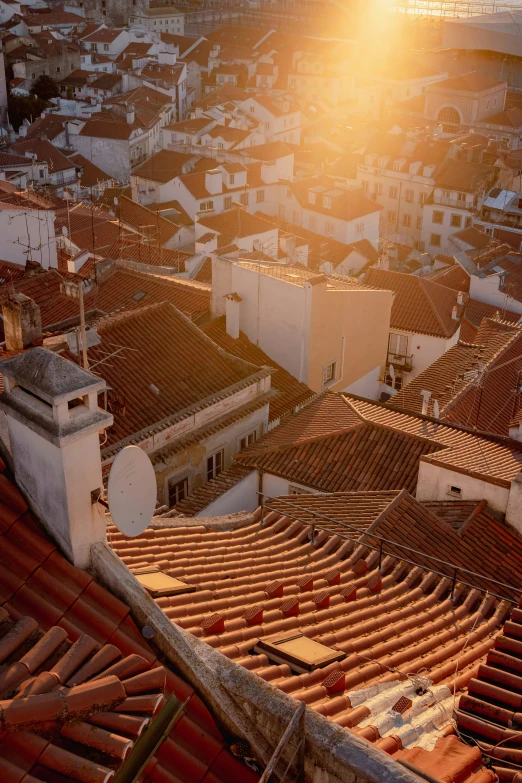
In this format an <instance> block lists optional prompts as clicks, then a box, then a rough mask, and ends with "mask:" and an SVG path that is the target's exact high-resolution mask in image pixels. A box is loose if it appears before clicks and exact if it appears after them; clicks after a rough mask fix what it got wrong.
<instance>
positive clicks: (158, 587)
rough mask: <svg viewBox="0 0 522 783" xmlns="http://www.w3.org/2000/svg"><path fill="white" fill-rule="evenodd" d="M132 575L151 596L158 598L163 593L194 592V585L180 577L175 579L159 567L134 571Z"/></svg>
mask: <svg viewBox="0 0 522 783" xmlns="http://www.w3.org/2000/svg"><path fill="white" fill-rule="evenodd" d="M134 576H135V577H136V579H137V580H138V582H139V583H140V585H141V586H142V587H144V588H145V590H146V591H147V592H148V593H149V594H150V595H151V596H152V597H153V598H159V597H160V596H163V595H180V594H181V593H195V592H196V588H195V586H194V585H188V584H186V583H185V582H182V581H181V579H175V578H174V577H173V576H169V575H168V574H165V573H163V571H160V570H159V569H151V570H150V571H144V572H141V573H136V572H135V573H134Z"/></svg>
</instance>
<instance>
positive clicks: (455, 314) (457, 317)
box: [451, 299, 459, 321]
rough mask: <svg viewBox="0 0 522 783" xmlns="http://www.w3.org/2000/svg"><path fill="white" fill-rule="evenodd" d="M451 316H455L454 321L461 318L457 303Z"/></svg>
mask: <svg viewBox="0 0 522 783" xmlns="http://www.w3.org/2000/svg"><path fill="white" fill-rule="evenodd" d="M457 301H458V299H457ZM451 317H452V318H453V320H454V321H458V320H459V316H458V307H457V305H453V309H452V311H451Z"/></svg>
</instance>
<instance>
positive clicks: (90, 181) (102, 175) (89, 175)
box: [69, 152, 112, 188]
mask: <svg viewBox="0 0 522 783" xmlns="http://www.w3.org/2000/svg"><path fill="white" fill-rule="evenodd" d="M69 160H70V161H71V162H72V163H74V165H75V166H78V167H81V169H82V171H81V174H80V176H79V180H80V184H81V186H82V187H84V188H90V187H94V185H98V184H99V183H100V182H109V181H111V180H112V176H111V175H110V174H107V172H106V171H102V169H100V168H99V167H98V166H95V165H94V163H92V161H90V160H87V158H84V157H83V155H80V153H79V152H76V153H75V154H74V155H71V156H70V158H69Z"/></svg>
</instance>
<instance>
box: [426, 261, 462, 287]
mask: <svg viewBox="0 0 522 783" xmlns="http://www.w3.org/2000/svg"><path fill="white" fill-rule="evenodd" d="M424 279H425V280H431V282H432V283H439V284H440V285H445V286H447V288H453V290H454V291H464V292H465V293H469V286H470V279H469V274H468V273H467V272H466V271H465V270H464V269H462V267H461V266H460V265H459V264H454V265H453V266H447V267H445V268H443V269H437V270H436V271H435V272H431V273H430V274H429V275H426V276H425V278H424Z"/></svg>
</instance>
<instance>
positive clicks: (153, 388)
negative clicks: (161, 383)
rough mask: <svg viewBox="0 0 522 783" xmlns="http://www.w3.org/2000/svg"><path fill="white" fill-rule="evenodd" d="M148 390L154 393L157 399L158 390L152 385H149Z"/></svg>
mask: <svg viewBox="0 0 522 783" xmlns="http://www.w3.org/2000/svg"><path fill="white" fill-rule="evenodd" d="M149 389H150V390H151V392H154V394H157V395H158V397H159V393H160V390H159V389H158V387H157V386H155V385H154V384H153V383H149Z"/></svg>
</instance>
